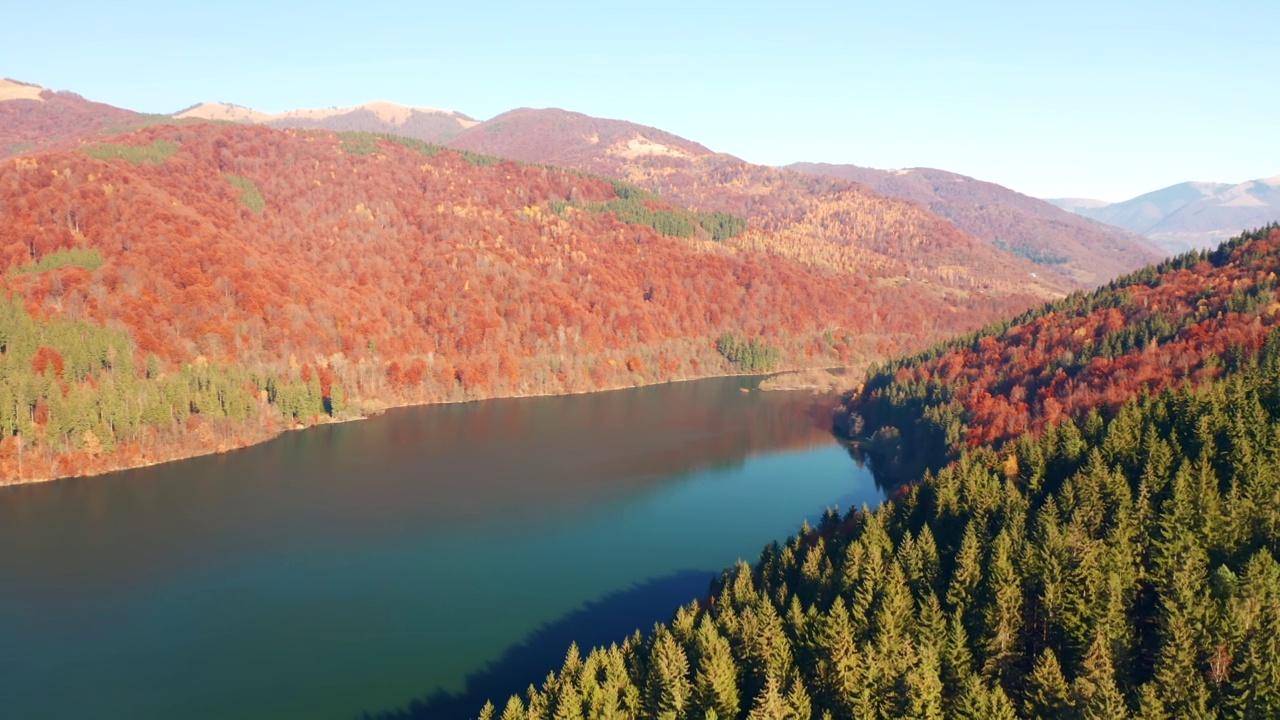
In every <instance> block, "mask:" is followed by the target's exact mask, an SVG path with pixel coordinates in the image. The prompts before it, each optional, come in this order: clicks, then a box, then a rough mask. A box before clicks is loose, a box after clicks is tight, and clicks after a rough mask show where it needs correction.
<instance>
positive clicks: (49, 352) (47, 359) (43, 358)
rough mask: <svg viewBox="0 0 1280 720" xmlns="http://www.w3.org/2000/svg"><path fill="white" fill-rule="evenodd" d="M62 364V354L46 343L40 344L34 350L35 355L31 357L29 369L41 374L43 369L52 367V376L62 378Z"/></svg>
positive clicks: (63, 363) (63, 364)
mask: <svg viewBox="0 0 1280 720" xmlns="http://www.w3.org/2000/svg"><path fill="white" fill-rule="evenodd" d="M64 366H65V362H64V361H63V359H62V354H61V353H59V352H58V351H57V350H54V349H53V348H51V347H49V346H48V345H41V346H40V348H39V349H38V350H36V355H35V357H33V358H32V359H31V369H32V370H33V371H34V372H35V374H37V375H43V374H44V372H45V370H48V369H49V368H53V374H54V377H56V378H58V379H59V380H61V379H62V370H63V367H64Z"/></svg>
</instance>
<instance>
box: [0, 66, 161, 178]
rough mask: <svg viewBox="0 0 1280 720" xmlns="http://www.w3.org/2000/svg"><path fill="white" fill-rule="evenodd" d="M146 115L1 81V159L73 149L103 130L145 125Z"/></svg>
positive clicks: (36, 87)
mask: <svg viewBox="0 0 1280 720" xmlns="http://www.w3.org/2000/svg"><path fill="white" fill-rule="evenodd" d="M145 118H146V116H144V115H140V114H138V113H135V112H132V111H130V110H122V109H120V108H117V107H112V106H110V105H105V104H103V103H96V102H90V101H89V100H85V99H84V98H82V97H80V96H79V95H76V94H75V93H69V92H53V91H51V90H46V89H45V88H42V87H40V86H38V85H31V84H28V83H23V82H18V81H17V80H9V79H0V159H4V158H7V157H11V156H13V155H17V154H20V153H29V152H36V151H40V150H48V149H51V148H56V147H67V146H72V145H74V144H75V143H76V141H77V140H79V139H80V138H83V137H86V136H94V135H98V134H99V133H100V131H102V130H107V129H112V128H123V127H124V126H127V125H130V124H133V123H137V122H141V121H143V120H144V119H145Z"/></svg>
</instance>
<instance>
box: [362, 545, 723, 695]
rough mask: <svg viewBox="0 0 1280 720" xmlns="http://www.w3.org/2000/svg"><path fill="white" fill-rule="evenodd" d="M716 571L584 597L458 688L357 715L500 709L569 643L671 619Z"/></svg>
mask: <svg viewBox="0 0 1280 720" xmlns="http://www.w3.org/2000/svg"><path fill="white" fill-rule="evenodd" d="M717 576H718V573H710V572H706V571H703V570H681V571H679V572H675V573H672V574H670V575H666V576H663V577H660V578H655V579H653V580H649V581H647V582H643V583H640V584H638V585H635V586H633V587H631V588H628V589H626V590H622V591H619V592H616V593H613V594H611V595H606V596H604V597H602V598H600V599H598V600H595V601H593V602H590V603H587V604H586V605H585V606H583V607H582V608H581V609H579V610H576V611H574V612H572V613H570V614H569V615H566V616H565V617H563V618H560V619H559V620H556V621H555V622H552V623H548V624H546V625H543V626H542V627H540V628H539V629H537V630H535V631H534V632H533V633H532V634H531V635H529V637H527V638H525V640H524V641H523V642H521V643H520V644H519V645H516V646H514V647H512V648H510V649H508V650H507V652H506V653H505V654H504V655H503V656H502V657H501V658H499V659H498V660H497V661H495V662H493V663H492V664H490V665H489V666H488V667H486V668H485V669H484V670H481V671H480V672H477V673H474V674H472V675H469V676H468V677H467V680H466V688H465V689H464V690H462V691H461V692H458V693H447V692H444V691H441V690H437V691H436V692H433V693H430V694H428V695H425V696H423V697H420V698H415V699H414V700H412V701H411V702H409V704H408V705H406V706H404V707H402V708H397V709H394V710H385V711H381V712H376V713H364V714H362V715H360V716H359V717H360V718H361V720H426V719H427V718H430V719H431V720H469V719H470V718H474V717H476V715H478V714H479V712H480V706H481V705H483V704H484V702H485V701H486V700H492V701H493V703H494V705H496V706H497V707H498V709H499V710H501V708H502V707H503V705H504V704H505V703H506V700H507V698H508V697H510V696H511V695H515V694H519V695H523V694H524V691H525V690H526V689H527V688H528V687H529V685H536V686H541V684H542V681H543V680H544V679H545V678H546V676H547V673H548V672H550V671H552V670H559V668H560V665H561V664H562V663H563V662H564V656H565V652H566V651H567V650H568V649H569V645H570V643H574V642H576V643H578V647H579V648H581V649H582V652H583V654H584V655H585V654H586V653H587V652H588V651H589V650H590V648H592V647H596V646H608V645H609V644H610V643H615V642H621V641H622V640H623V639H624V638H626V637H627V636H628V635H630V634H631V633H632V632H634V631H635V630H637V629H639V630H641V631H642V632H646V633H647V632H648V631H649V629H651V628H652V627H653V624H654V623H657V622H665V621H667V620H669V619H671V616H672V615H673V614H674V613H675V611H676V608H678V607H680V606H681V605H683V604H685V603H687V602H689V601H690V600H692V599H694V598H699V597H703V596H705V595H706V594H707V592H708V590H709V589H710V587H711V581H712V580H713V579H715V578H716V577H717Z"/></svg>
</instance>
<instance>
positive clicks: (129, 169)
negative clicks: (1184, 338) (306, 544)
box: [0, 124, 1043, 462]
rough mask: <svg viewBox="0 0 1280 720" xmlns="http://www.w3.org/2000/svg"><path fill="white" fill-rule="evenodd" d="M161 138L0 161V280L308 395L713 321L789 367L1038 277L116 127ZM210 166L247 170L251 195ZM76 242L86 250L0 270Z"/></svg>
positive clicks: (167, 348)
mask: <svg viewBox="0 0 1280 720" xmlns="http://www.w3.org/2000/svg"><path fill="white" fill-rule="evenodd" d="M157 139H162V140H167V141H171V142H174V143H177V144H178V145H179V150H178V151H177V153H176V154H174V155H172V156H171V157H169V158H167V159H164V160H163V161H162V162H158V163H155V164H142V165H132V164H129V163H128V162H127V161H125V160H110V161H103V160H98V159H95V158H92V157H90V156H88V155H87V154H85V153H81V152H58V153H48V154H42V155H35V156H31V157H21V158H15V159H11V160H9V161H5V162H3V163H0V211H3V215H4V218H5V222H4V223H3V224H0V273H3V277H5V280H4V283H5V287H6V291H7V292H8V293H10V294H19V295H21V296H22V297H24V298H25V300H26V303H27V306H28V308H29V310H30V312H31V313H32V314H33V315H35V316H36V317H40V316H54V315H57V316H63V317H69V318H83V319H87V320H91V321H95V322H99V323H103V324H118V325H120V326H123V327H125V328H127V329H128V330H129V332H130V334H131V336H132V338H133V339H134V343H135V348H136V351H137V354H138V357H137V358H136V359H137V360H138V362H139V367H142V366H143V365H142V363H143V362H145V360H146V356H147V355H148V354H149V353H154V354H155V355H156V356H157V357H158V358H159V359H160V361H161V363H162V365H165V366H169V365H172V364H175V363H185V362H196V361H197V360H198V359H199V358H204V359H205V360H207V361H209V362H213V363H235V364H240V365H243V366H247V367H248V368H250V369H253V370H255V371H258V370H261V371H263V372H266V373H271V374H274V375H275V376H277V377H285V376H289V375H295V376H296V375H298V374H301V376H302V377H303V378H304V379H305V380H307V381H314V379H315V378H316V377H317V376H318V379H319V385H320V389H321V392H322V393H323V395H324V396H325V397H328V396H329V394H330V392H331V390H332V387H333V385H334V384H335V383H338V384H340V385H341V386H342V389H343V390H344V391H345V395H346V397H347V399H348V400H349V401H355V405H354V407H356V408H357V409H358V408H359V402H360V401H361V400H376V401H380V402H388V403H398V402H422V401H435V400H451V399H470V398H478V397H489V396H494V395H519V394H533V393H548V392H566V391H583V390H593V389H600V388H604V387H616V386H621V385H630V384H633V383H634V382H637V381H644V382H654V381H665V380H672V379H679V378H687V377H693V376H699V375H706V374H715V373H723V372H730V371H732V370H733V369H734V368H733V367H732V366H730V365H729V364H728V363H727V361H725V359H724V358H723V357H721V356H720V355H719V354H718V353H717V351H716V350H715V339H716V338H717V337H718V336H720V335H721V334H722V333H724V332H734V333H737V334H739V335H741V336H743V337H751V338H760V339H762V340H763V341H764V342H766V343H768V344H771V345H776V346H778V347H780V348H781V350H782V352H783V361H784V363H785V364H787V365H795V366H802V365H819V364H822V365H831V364H836V363H839V362H850V361H853V360H858V359H865V358H869V357H874V356H876V355H877V354H878V353H879V352H880V351H881V350H882V349H893V348H919V347H922V346H923V345H925V344H927V343H929V342H932V341H935V340H938V339H941V338H942V337H945V336H947V335H951V334H953V333H956V332H959V331H963V330H968V329H971V328H973V327H975V326H978V325H980V324H981V323H984V322H987V321H990V320H993V319H995V318H997V317H1000V316H1002V315H1005V314H1008V313H1011V312H1014V311H1016V310H1018V309H1021V308H1023V307H1026V306H1027V305H1029V304H1030V303H1031V302H1032V301H1033V299H1034V298H1035V297H1036V296H1037V293H1040V292H1043V289H1042V288H1040V289H1037V288H1035V287H1032V286H1026V285H1021V286H1020V285H1017V284H1015V283H1007V284H1005V285H1002V286H997V285H991V286H989V287H978V286H976V285H973V284H971V283H969V282H968V281H966V282H963V283H962V282H956V283H954V284H952V285H948V284H947V283H948V282H950V281H949V280H948V279H947V278H948V277H949V276H947V275H945V274H937V273H933V274H932V275H930V276H929V277H931V278H932V279H931V280H930V281H929V282H923V281H921V282H916V281H913V280H912V279H911V278H909V277H904V276H903V275H902V274H901V273H902V268H903V267H905V265H903V264H902V263H905V262H906V261H907V259H908V258H909V257H910V252H909V251H907V250H901V251H896V250H895V251H894V252H895V253H897V255H896V257H898V260H896V261H895V262H897V263H899V264H898V265H894V266H893V267H889V266H888V265H884V266H871V265H868V266H866V267H842V266H839V265H837V264H836V263H826V264H824V263H821V262H812V261H809V260H806V259H804V258H792V257H789V256H788V255H787V254H786V253H782V252H759V251H753V250H750V249H743V248H736V247H732V246H730V245H728V244H723V243H714V242H710V241H705V240H696V239H693V240H685V239H679V238H671V237H665V236H662V235H659V234H658V233H657V232H655V231H654V230H653V229H651V228H649V227H646V226H639V225H628V224H625V223H623V222H621V221H619V220H618V219H617V218H616V217H614V216H613V215H612V214H605V213H593V212H588V211H584V210H579V209H575V208H572V207H570V208H569V209H567V210H565V211H563V213H562V214H557V213H556V212H554V208H558V207H560V205H559V203H558V202H557V201H560V200H565V199H568V198H574V199H575V201H576V202H579V203H582V204H590V203H601V202H605V201H608V200H610V199H612V198H613V197H614V192H615V191H614V188H613V185H612V184H611V183H609V182H607V181H604V180H600V179H595V178H590V177H584V176H582V175H580V174H577V173H573V172H566V171H561V170H557V169H553V168H546V167H530V166H524V165H520V164H518V163H514V162H502V163H498V164H496V165H492V166H487V167H477V166H475V165H471V164H469V163H467V162H466V161H465V159H464V158H463V157H462V156H460V155H458V154H457V153H453V152H447V151H446V152H440V153H438V154H436V155H434V156H432V157H426V156H424V155H422V154H419V153H418V152H416V151H414V150H411V149H408V148H406V147H404V146H401V145H399V144H396V143H393V142H389V141H386V140H378V141H376V143H375V145H374V147H373V149H374V152H373V153H372V154H364V155H361V154H353V153H352V152H351V149H350V148H344V143H343V141H342V139H341V138H339V137H337V136H335V135H332V134H328V133H319V132H306V131H280V130H273V129H269V128H262V127H251V126H250V127H246V126H220V125H211V124H191V125H181V126H156V127H152V128H147V129H143V130H140V131H137V132H135V133H132V134H129V135H126V136H123V137H120V138H115V139H113V142H119V143H124V144H137V145H147V144H150V143H151V142H152V141H154V140H157ZM228 175H235V176H238V177H240V178H245V179H247V180H248V181H249V182H251V183H252V184H253V185H254V186H255V187H256V188H257V189H258V190H259V191H260V193H261V195H262V197H263V198H264V200H265V208H263V210H262V212H260V213H259V212H255V211H254V210H253V209H251V208H250V207H249V206H247V205H246V204H245V203H244V202H242V201H241V190H240V189H239V188H238V187H237V186H234V185H233V184H232V183H231V182H229V181H228V180H227V176H228ZM237 182H239V181H237ZM914 232H916V233H917V234H916V235H913V236H912V238H913V239H912V240H911V242H917V241H919V242H926V244H927V240H928V237H927V232H925V231H924V230H921V229H920V228H916V230H915V231H914ZM947 232H948V233H952V234H954V231H953V230H951V231H947ZM939 237H940V238H942V239H943V240H944V241H945V242H950V240H949V239H948V238H952V235H949V234H943V235H939ZM881 242H882V243H884V244H886V245H885V246H886V247H889V246H890V245H891V243H890V241H889V240H888V239H882V241H881ZM944 244H945V243H944ZM907 245H908V246H909V245H910V243H908V244H907ZM920 247H924V246H920ZM71 248H78V249H91V250H94V251H96V252H97V253H98V254H100V255H101V257H102V260H103V263H102V265H101V267H98V268H97V269H96V270H93V271H90V270H88V269H85V268H81V267H63V268H61V269H57V270H49V271H45V272H40V273H35V272H22V273H12V272H11V271H13V270H14V269H15V268H20V267H23V266H26V265H27V264H28V263H30V262H31V261H32V260H36V259H39V258H43V257H45V256H48V255H50V254H51V253H55V252H57V251H60V250H67V249H71ZM919 249H920V248H919V247H918V248H917V250H919ZM948 257H950V256H948ZM46 362H47V363H52V366H53V367H55V369H56V367H57V365H56V363H55V362H54V360H53V359H52V358H47V359H46ZM37 414H38V411H37ZM255 422H258V421H257V420H255ZM262 425H263V427H266V425H267V423H266V421H263V422H262ZM204 432H206V433H208V429H207V428H206V430H205V431H204ZM264 432H265V431H264ZM134 451H135V450H130V449H128V448H125V449H124V450H122V451H121V452H134ZM136 451H137V452H138V453H139V457H140V458H141V457H143V456H144V455H145V456H147V457H155V455H154V454H153V448H151V447H150V446H148V447H147V448H145V450H144V449H136ZM86 462H87V461H86ZM95 462H97V461H96V460H95Z"/></svg>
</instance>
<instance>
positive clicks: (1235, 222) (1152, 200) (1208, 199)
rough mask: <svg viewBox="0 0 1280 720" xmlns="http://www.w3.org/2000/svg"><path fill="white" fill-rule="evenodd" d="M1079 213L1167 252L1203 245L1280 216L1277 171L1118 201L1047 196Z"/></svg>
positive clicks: (1192, 184)
mask: <svg viewBox="0 0 1280 720" xmlns="http://www.w3.org/2000/svg"><path fill="white" fill-rule="evenodd" d="M1048 202H1051V203H1053V204H1054V205H1057V206H1058V207H1060V208H1063V209H1065V210H1069V211H1071V212H1074V213H1076V214H1078V215H1083V216H1085V217H1089V218H1093V219H1095V220H1100V221H1102V222H1105V223H1108V224H1110V225H1115V226H1117V227H1122V228H1125V229H1127V230H1132V231H1134V232H1137V233H1141V234H1143V235H1146V236H1147V237H1148V238H1150V239H1151V240H1152V241H1153V242H1155V243H1156V244H1158V245H1160V246H1161V247H1163V248H1165V249H1166V250H1169V251H1170V252H1182V251H1185V250H1189V249H1192V248H1207V247H1212V246H1214V245H1217V244H1218V243H1220V242H1222V241H1223V240H1226V239H1227V238H1230V237H1232V236H1234V235H1237V234H1239V233H1240V232H1241V231H1243V230H1249V229H1252V228H1256V227H1261V226H1263V225H1266V224H1267V223H1271V222H1275V221H1277V220H1280V175H1276V176H1274V177H1270V178H1265V179H1261V180H1248V181H1245V182H1242V183H1237V184H1234V185H1233V184H1230V183H1216V182H1184V183H1178V184H1177V185H1170V186H1169V187H1167V188H1162V189H1160V190H1156V191H1154V192H1149V193H1146V194H1145V195H1139V196H1138V197H1135V198H1132V199H1130V200H1125V201H1123V202H1118V203H1107V202H1103V201H1100V200H1089V199H1084V198H1058V199H1052V200H1048Z"/></svg>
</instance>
